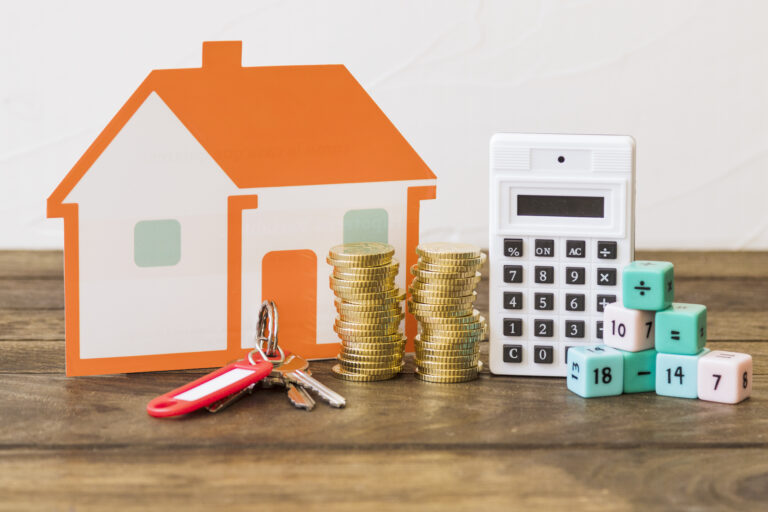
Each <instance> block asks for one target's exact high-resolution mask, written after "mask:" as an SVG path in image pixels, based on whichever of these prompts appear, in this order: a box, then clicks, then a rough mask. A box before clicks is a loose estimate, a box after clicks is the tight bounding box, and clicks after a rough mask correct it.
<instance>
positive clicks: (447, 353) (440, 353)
mask: <svg viewBox="0 0 768 512" xmlns="http://www.w3.org/2000/svg"><path fill="white" fill-rule="evenodd" d="M472 357H475V358H477V357H480V350H477V349H466V350H431V349H426V348H418V347H417V348H416V359H421V360H426V361H434V360H440V361H442V360H451V359H456V358H462V359H467V358H472Z"/></svg>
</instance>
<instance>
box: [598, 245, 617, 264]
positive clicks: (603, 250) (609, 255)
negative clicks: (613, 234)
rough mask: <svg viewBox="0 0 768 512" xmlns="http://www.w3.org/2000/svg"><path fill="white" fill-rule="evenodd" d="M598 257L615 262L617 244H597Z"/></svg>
mask: <svg viewBox="0 0 768 512" xmlns="http://www.w3.org/2000/svg"><path fill="white" fill-rule="evenodd" d="M597 257H598V259H601V260H615V259H616V242H597Z"/></svg>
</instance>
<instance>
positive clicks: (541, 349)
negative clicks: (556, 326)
mask: <svg viewBox="0 0 768 512" xmlns="http://www.w3.org/2000/svg"><path fill="white" fill-rule="evenodd" d="M553 360H554V351H553V350H552V347H550V346H547V345H534V347H533V362H534V363H541V364H552V361H553Z"/></svg>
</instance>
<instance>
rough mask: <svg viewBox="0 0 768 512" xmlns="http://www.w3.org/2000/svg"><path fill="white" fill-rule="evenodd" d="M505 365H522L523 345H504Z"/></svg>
mask: <svg viewBox="0 0 768 512" xmlns="http://www.w3.org/2000/svg"><path fill="white" fill-rule="evenodd" d="M503 360H504V362H505V363H522V362H523V346H522V345H504V356H503Z"/></svg>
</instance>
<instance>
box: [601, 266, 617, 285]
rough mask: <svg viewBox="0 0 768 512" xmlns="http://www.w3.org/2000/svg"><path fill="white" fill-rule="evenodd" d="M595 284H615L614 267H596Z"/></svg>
mask: <svg viewBox="0 0 768 512" xmlns="http://www.w3.org/2000/svg"><path fill="white" fill-rule="evenodd" d="M597 284H598V285H600V286H616V269H615V268H599V269H597Z"/></svg>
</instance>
